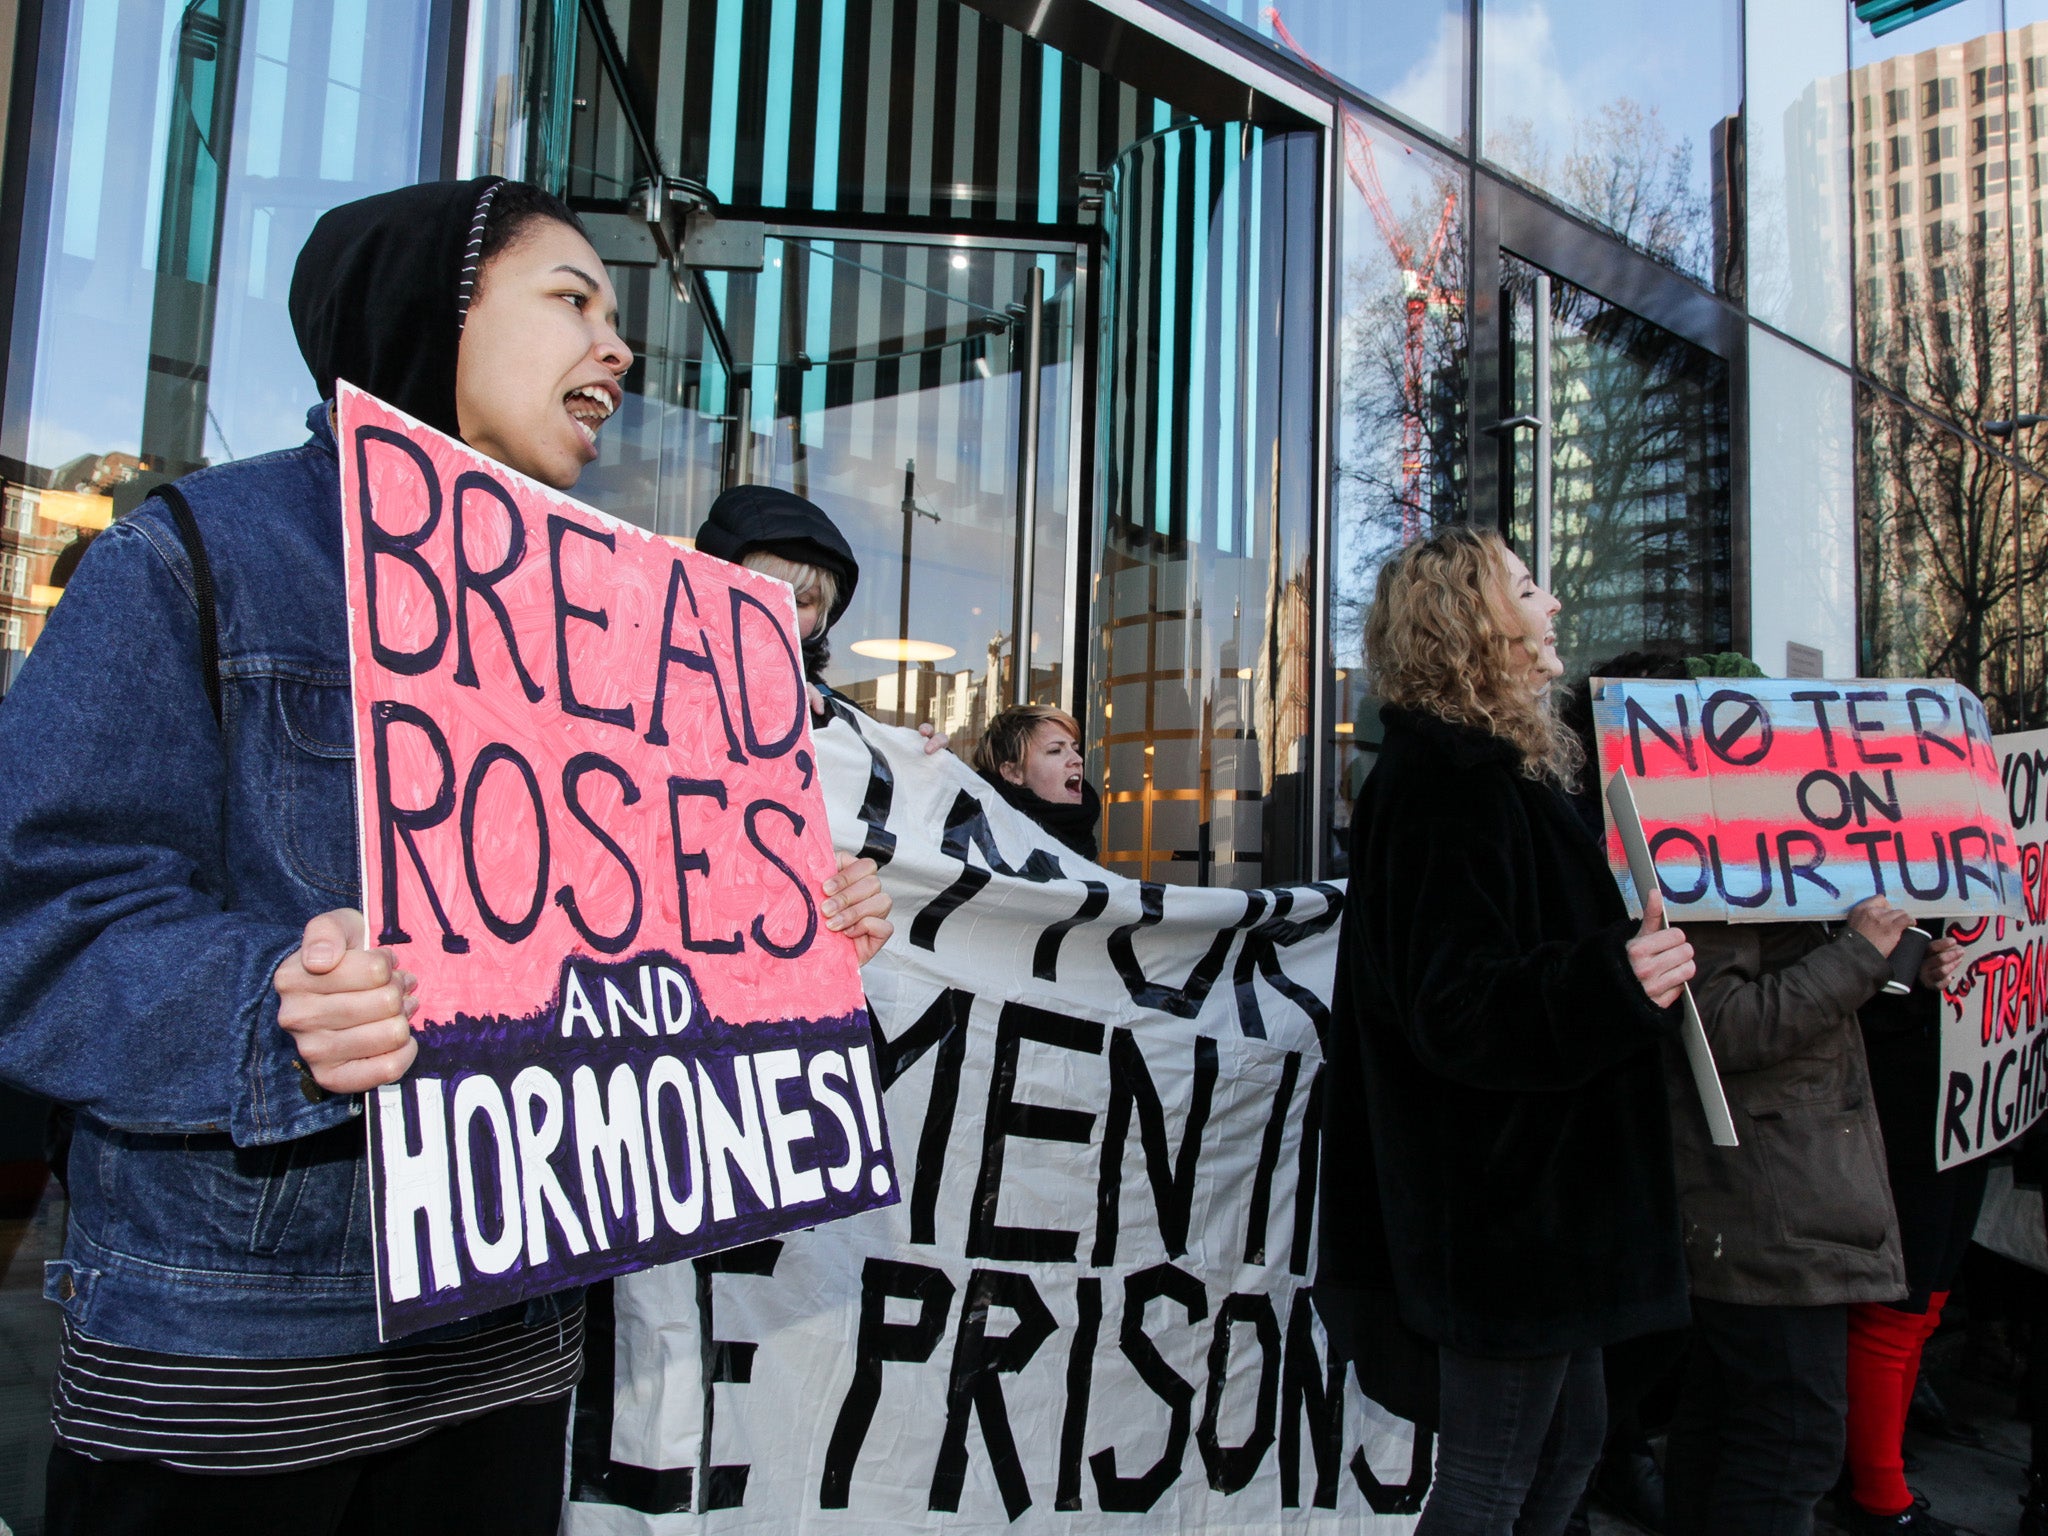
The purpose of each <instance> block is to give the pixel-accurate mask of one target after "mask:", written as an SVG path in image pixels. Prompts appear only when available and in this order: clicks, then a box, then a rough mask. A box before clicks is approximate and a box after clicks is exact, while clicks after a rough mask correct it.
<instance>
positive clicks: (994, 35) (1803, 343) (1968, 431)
mask: <svg viewBox="0 0 2048 1536" xmlns="http://www.w3.org/2000/svg"><path fill="white" fill-rule="evenodd" d="M1850 12H1851V7H1850V6H1848V5H1847V4H1846V3H1845V0H1702V3H1693V4H1685V5H1680V4H1678V3H1676V0H1570V3H1566V0H1413V3H1409V4H1403V5H1393V4H1387V3H1383V0H1372V3H1370V4H1366V5H1364V6H1361V5H1360V3H1359V0H1274V3H1271V4H1268V3H1265V0H1212V3H1193V0H1030V3H1028V4H1027V3H1024V0H20V3H19V4H18V5H17V6H16V7H15V8H13V9H12V10H11V11H10V12H9V13H8V20H9V21H10V22H11V25H12V27H13V31H12V34H11V37H9V36H7V35H5V34H4V33H0V43H5V44H6V45H7V46H8V48H9V50H10V53H9V57H10V59H11V68H10V70H9V71H8V72H7V73H6V74H5V75H4V77H0V78H4V80H5V87H4V89H5V93H6V94H5V98H4V113H5V121H6V139H5V158H4V163H0V210H4V217H0V246H5V249H4V250H0V324H4V325H5V327H6V334H7V346H6V353H5V362H4V372H0V489H4V502H0V690H4V688H5V686H6V684H7V683H8V682H9V681H10V680H11V679H12V677H13V675H14V673H15V672H16V670H17V669H18V668H19V666H20V665H21V663H22V661H23V660H24V658H26V657H27V656H28V654H29V653H30V652H31V651H32V650H33V648H34V646H35V643H36V639H37V636H38V633H39V631H40V628H41V625H42V623H43V619H44V616H45V615H46V614H47V613H48V612H49V610H50V608H51V607H52V606H53V605H54V604H56V603H57V602H58V601H60V600H61V598H62V594H63V589H64V586H65V583H66V581H67V579H68V576H69V573H70V571H71V570H72V569H73V568H74V567H75V565H76V563H77V560H78V557H79V555H80V554H81V553H82V552H83V551H84V549H85V548H86V546H87V545H88V544H89V543H90V542H91V540H92V538H93V537H94V536H95V534H96V533H97V532H98V531H99V530H100V529H102V528H105V527H106V526H108V525H109V524H110V523H111V522H112V520H113V519H115V518H118V517H120V516H123V515H124V514H126V513H127V512H128V511H129V510H131V509H132V508H133V507H134V506H135V505H136V504H137V503H138V502H139V500H140V499H141V498H142V497H143V496H144V495H146V494H147V492H148V490H149V488H150V486H152V485H153V484H155V483H158V482H159V481H160V480H162V479H164V478H166V477H171V476H175V475H178V474H180V473H183V472H185V471H187V470H189V469H191V468H193V467H195V466H197V465H200V464H204V463H210V462H218V461H221V460H224V459H228V458H233V457H239V456H247V455H250V454H254V453H259V452H264V451H267V450H270V449H274V448H279V447H284V446H288V445H290V444H292V443H295V442H297V441H299V440H300V439H301V437H302V436H303V427H302V422H303V418H304V413H305V410H306V408H307V406H308V405H309V404H310V403H311V401H310V395H311V391H312V386H311V382H310V380H309V378H308V377H307V375H306V372H305V369H304V367H303V365H302V364H301V362H300V360H299V357H298V352H297V348H296V346H295V345H294V343H293V339H292V335H291V327H290V323H289V320H288V318H287V316H286V312H285V293H286V287H287V284H288V281H289V277H290V273H291V267H292V262H293V259H294V257H295V256H296V254H297V251H298V248H299V245H300V242H301V241H302V239H303V238H304V236H305V234H306V232H307V231H308V229H309V228H310V226H311V224H312V221H313V220H314V219H315V218H316V217H318V215H319V214H320V213H321V212H322V211H323V210H325V209H327V208H329V207H331V206H333V205H335V204H337V203H340V202H344V201H347V200H349V199H351V198H355V197H359V196H362V195H364V194H366V193H370V192H374V191H378V190H381V189H384V188H388V187H393V186H397V185H401V184H404V183H407V182H411V181H414V180H418V179H421V178H429V177H439V176H469V175H476V174H480V173H484V172H502V173H504V174H508V175H516V176H523V177H526V178H529V179H532V180H535V181H538V182H541V183H543V184H545V185H547V186H550V187H552V188H554V189H556V190H558V191H560V192H562V193H564V194H565V195H566V196H567V197H568V198H569V199H570V200H571V201H572V203H574V204H575V205H576V206H577V207H578V208H579V209H580V210H582V211H583V213H584V214H585V216H586V218H587V219H588V220H589V222H590V225H591V229H592V231H593V236H594V239H595V242H596V244H597V245H598V247H599V250H600V253H601V254H602V255H603V256H604V257H605V259H606V260H607V262H608V263H609V264H610V267H611V270H612V274H613V277H614V280H615V282H616V284H617V286H618V288H619V291H620V294H621V296H622V302H623V305H624V326H623V328H624V330H625V332H626V335H627V339H628V340H629V341H630V343H631V344H632V346H633V348H634V351H635V353H636V356H637V361H636V363H635V365H634V368H633V371H632V373H631V375H630V376H629V378H628V380H627V385H628V391H629V392H628V397H627V402H626V405H625V407H624V408H623V409H622V410H621V412H620V413H619V415H618V416H616V417H615V418H614V420H613V421H612V423H611V424H610V425H609V426H608V427H607V428H606V430H605V432H604V434H603V437H602V455H603V456H602V458H601V460H600V461H599V463H598V464H596V465H595V466H593V467H592V469H591V471H590V472H589V473H587V474H586V476H585V478H584V480H583V482H582V485H581V487H580V489H579V494H581V495H583V496H584V497H585V498H586V499H588V500H590V501H592V502H594V503H595V504H597V505H599V506H601V507H603V508H605V509H606V510H608V511H610V512H613V513H616V514H618V515H620V516H622V517H625V518H628V519H631V520H633V521H635V522H638V523H642V524H644V525H646V526H648V527H651V528H653V529H655V530H657V531H659V532H662V533H666V534H673V535H676V536H679V537H683V538H687V537H689V536H690V535H691V534H692V533H693V532H694V530H695V529H696V527H697V526H698V524H699V523H700V522H701V520H702V518H703V516H704V514H705V511H706V509H707V508H708V506H709V504H710V501H711V499H712V497H714V496H715V495H716V494H717V493H718V491H719V490H720V489H722V488H723V487H725V486H728V485H731V484H735V483H740V482H746V481H757V482H772V483H775V484H779V485H785V486H788V487H790V488H792V489H794V490H797V491H800V492H802V493H803V494H805V495H808V496H810V497H812V498H813V499H815V500H817V501H818V502H819V503H821V504H822V505H824V506H825V507H826V508H827V509H828V510H829V511H830V512H831V513H832V515H833V516H834V518H835V519H837V520H838V521H839V523H840V525H841V526H842V528H844V529H845V531H846V533H847V536H848V538H849V540H850V541H851V542H852V544H853V546H854V548H855V550H856V552H857V554H858V556H859V558H860V561H861V564H862V570H863V579H862V581H861V583H860V589H859V594H858V598H857V601H856V603H855V605H854V607H853V608H852V610H851V611H849V612H848V614H847V615H846V616H845V618H844V620H843V621H842V622H841V625H840V627H839V629H838V631H837V632H836V634H835V640H836V642H837V644H836V646H835V650H836V653H837V658H838V660H837V663H836V665H835V668H834V671H833V674H832V676H833V680H834V681H835V682H837V683H838V684H839V685H840V686H841V687H842V688H844V689H845V690H846V691H847V692H849V693H850V694H851V695H853V696H854V697H855V698H856V699H858V700H859V701H860V702H861V703H862V704H863V706H864V707H866V708H867V709H868V710H869V711H870V712H871V713H873V714H874V715H876V716H877V717H878V718H881V719H884V720H890V721H902V722H905V723H911V722H916V721H922V720H932V721H935V722H936V723H938V724H939V725H940V726H942V727H943V728H944V729H946V730H948V731H950V732H952V733H953V736H954V738H955V740H956V742H958V743H960V744H961V745H962V746H963V747H966V746H971V744H972V742H973V740H974V739H975V737H976V735H977V734H978V732H979V730H980V728H981V725H982V723H983V722H984V721H985V720H986V719H987V718H988V716H989V715H990V714H991V713H993V712H994V711H995V710H997V709H999V708H1001V707H1002V706H1003V705H1004V704H1006V703H1009V702H1013V701H1017V700H1039V701H1047V702H1054V703H1059V704H1063V705H1065V706H1066V707H1068V708H1069V709H1071V710H1073V711H1074V713H1075V714H1076V715H1077V716H1078V717H1079V718H1080V720H1081V722H1082V724H1083V728H1084V731H1085V734H1086V738H1087V742H1086V744H1087V748H1088V752H1089V756H1090V773H1091V776H1092V777H1094V778H1096V779H1097V780H1098V782H1100V784H1101V786H1102V789H1103V798H1104V802H1105V812H1104V825H1103V828H1102V841H1103V848H1104V859H1105V862H1106V863H1107V864H1108V865H1109V867H1111V868H1113V869H1117V870H1119V871H1121V872H1124V873H1127V874H1130V875H1133V876H1137V877H1140V878H1144V879H1149V880H1154V881H1161V882H1176V883H1190V884H1227V885H1238V886H1251V885H1260V884H1271V883H1277V882H1284V881H1291V880H1303V879H1313V878H1321V877H1327V876H1336V875H1341V874H1342V873H1343V869H1344V832H1345V825H1346V822H1347V820H1348V814H1349V806H1350V803H1351V801H1352V799H1353V797H1354V796H1355V794H1356V792H1357V789H1358V786H1359V784H1360V782H1361V780H1362V778H1363V776H1364V774H1365V773H1366V772H1368V771H1369V769H1370V765H1371V762H1372V755H1373V748H1374V745H1375V743H1376V740H1377V719H1378V716H1377V712H1376V709H1375V706H1374V703H1373V701H1372V699H1371V698H1370V697H1369V696H1368V695H1367V693H1366V691H1365V688H1364V672H1363V663H1364V656H1363V652H1362V644H1363V629H1364V625H1363V616H1364V611H1365V608H1366V605H1367V603H1368V601H1369V599H1370V594H1371V591H1372V585H1373V581H1374V579H1375V576H1376V573H1377V571H1378V569H1379V567H1380V565H1381V564H1382V563H1383V562H1384V561H1385V559H1386V558H1387V556H1388V555H1389V554H1390V553H1391V552H1393V551H1395V550H1397V549H1399V548H1400V547H1401V545H1402V544H1403V542H1405V541H1406V540H1409V539H1412V538H1414V537H1415V536H1417V535H1418V534H1420V533H1422V532H1425V531H1427V530H1429V529H1430V528H1433V527H1435V526H1437V525H1439V524H1441V523H1444V522H1448V521H1459V520H1471V521H1474V522H1478V523H1483V524H1486V525H1489V526H1496V527H1499V528H1501V529H1502V530H1503V531H1504V532H1506V533H1507V534H1508V535H1509V536H1510V537H1511V538H1512V539H1513V540H1514V541H1515V542H1516V544H1517V545H1518V547H1520V548H1521V549H1522V550H1523V552H1524V554H1525V555H1526V557H1527V558H1528V559H1529V561H1530V563H1531V565H1532V566H1535V567H1537V568H1538V570H1539V573H1541V574H1545V575H1547V577H1548V579H1549V580H1550V582H1551V583H1552V585H1553V586H1554V587H1555V589H1556V591H1557V592H1558V595H1559V596H1560V597H1561V599H1562V600H1563V602H1564V604H1565V614H1564V620H1563V625H1562V635H1563V638H1564V641H1565V645H1564V648H1565V650H1566V652H1567V659H1568V663H1569V665H1570V666H1571V667H1572V668H1573V670H1574V672H1575V673H1576V674H1578V675H1585V674H1586V673H1587V672H1589V671H1591V670H1593V669H1595V668H1597V666H1598V664H1599V663H1600V662H1601V661H1602V660H1603V659H1605V658H1607V657H1610V656H1612V655H1614V654H1616V653H1618V652H1621V651H1624V650H1630V649H1641V648H1650V649H1660V650H1666V651H1673V652H1691V651H1698V650H1703V649H1713V650H1721V649H1730V648H1734V649H1742V650H1745V651H1748V652H1749V653H1750V654H1752V655H1753V656H1754V657H1755V658H1756V659H1757V660H1758V661H1759V662H1760V663H1761V664H1762V665H1763V666H1764V667H1765V669H1766V670H1767V671H1770V672H1772V673H1785V674H1797V675H1834V676H1841V675H1847V674H1857V673H1860V674H1865V675H1938V676H1951V677H1955V678H1958V679H1960V680H1961V681H1963V682H1964V683H1966V684H1968V685H1969V686H1970V687H1972V688H1973V689H1975V690H1976V691H1977V692H1979V693H1980V694H1981V695H1982V696H1983V698H1984V700H1985V702H1986V704H1987V706H1988V707H1989V708H1990V710H1991V713H1992V716H1993V719H1994V721H1995V722H1996V723H1997V724H1998V725H1999V726H2001V727H2003V728H2015V727H2021V726H2029V725H2039V724H2042V723H2044V721H2048V648H2044V645H2043V620H2042V616H2041V609H2042V607H2043V604H2044V601H2048V600H2044V598H2043V596H2042V595H2041V585H2042V584H2041V581H2040V577H2041V575H2042V574H2043V570H2044V566H2048V471H2044V468H2043V464H2044V463H2048V437H2043V436H2042V433H2041V415H2039V414H2037V413H2041V412H2042V411H2043V409H2044V408H2043V406H2042V405H2041V402H2040V396H2039V391H2040V384H2041V379H2042V376H2043V370H2044V366H2048V0H1961V3H1959V4H1955V5H1952V6H1950V7H1948V8H1946V9H1944V10H1942V11H1940V12H1938V13H1937V14H1935V15H1932V16H1930V17H1927V18H1925V19H1923V20H1921V21H1917V22H1915V23H1913V24H1911V25H1908V26H1906V27H1903V28H1901V29H1900V30H1898V31H1895V32H1892V33H1889V34H1887V35H1886V36H1885V37H1884V38H1883V39H1881V40H1880V39H1876V38H1873V37H1872V36H1871V35H1870V33H1869V32H1868V30H1867V29H1866V28H1864V27H1862V26H1861V25H1860V24H1858V23H1856V22H1855V21H1854V20H1853V17H1852V15H1851V14H1850ZM138 664H146V662H141V661H139V662H138ZM0 707H4V705H0ZM9 1118H10V1117H8V1116H4V1115H0V1121H4V1120H7V1119H9ZM11 1118H13V1119H21V1118H23V1116H21V1115H15V1116H12V1117H11ZM17 1151H19V1149H17ZM12 1155H15V1153H10V1152H8V1151H7V1149H6V1148H0V1173H4V1169H5V1168H6V1167H9V1166H14V1167H19V1168H27V1167H29V1166H31V1164H32V1162H33V1158H34V1153H33V1150H32V1149H30V1150H27V1151H19V1159H18V1162H17V1163H16V1164H8V1163H7V1162H6V1157H7V1156H12ZM24 1179H25V1180H26V1181H27V1182H26V1183H24V1185H23V1188H24V1189H28V1185H29V1184H33V1182H34V1180H33V1179H32V1178H30V1177H29V1176H28V1175H26V1174H24ZM11 1189H12V1186H11V1185H8V1184H7V1182H6V1179H5V1178H4V1177H0V1202H4V1201H5V1200H8V1199H12V1200H13V1201H14V1204H15V1205H17V1206H24V1207H25V1208H33V1206H34V1194H33V1190H32V1189H28V1192H27V1193H26V1194H23V1193H20V1192H18V1191H17V1192H15V1193H13V1194H10V1193H9V1191H10V1190H11ZM4 1214H5V1212H0V1216H4ZM16 1225H19V1223H16ZM9 1230H12V1228H9ZM7 1465H8V1464H7V1463H6V1461H5V1458H4V1457H0V1485H4V1483H5V1480H6V1477H7V1476H8V1475H9V1474H8V1472H7ZM22 1475H23V1476H32V1475H33V1474H32V1473H28V1472H24V1473H23V1474H22ZM32 1507H33V1503H32V1502H16V1501H13V1500H12V1496H11V1495H10V1494H9V1492H8V1490H7V1489H6V1487H5V1486H0V1511H4V1512H5V1513H6V1514H7V1515H8V1517H9V1518H10V1519H12V1518H13V1516H14V1511H15V1509H16V1508H20V1509H22V1510H23V1511H27V1510H29V1509H31V1508H32ZM15 1528H16V1529H17V1530H23V1529H29V1528H32V1527H30V1526H27V1525H24V1524H23V1523H22V1522H20V1521H16V1523H15Z"/></svg>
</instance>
